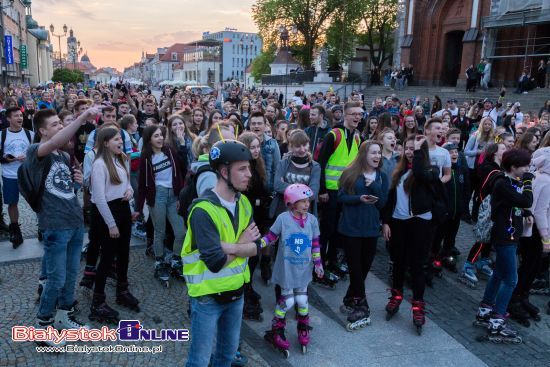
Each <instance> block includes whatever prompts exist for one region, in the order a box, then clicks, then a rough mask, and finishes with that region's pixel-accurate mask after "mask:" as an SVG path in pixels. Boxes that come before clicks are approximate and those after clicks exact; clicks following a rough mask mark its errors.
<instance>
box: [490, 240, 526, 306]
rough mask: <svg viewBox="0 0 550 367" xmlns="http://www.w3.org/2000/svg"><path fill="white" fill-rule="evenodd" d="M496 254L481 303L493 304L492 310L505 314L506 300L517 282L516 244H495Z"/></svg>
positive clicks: (508, 300)
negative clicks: (493, 266) (493, 267)
mask: <svg viewBox="0 0 550 367" xmlns="http://www.w3.org/2000/svg"><path fill="white" fill-rule="evenodd" d="M494 248H495V250H496V254H497V258H496V263H495V269H494V271H493V276H492V277H491V279H489V282H488V283H487V287H486V288H485V294H484V295H483V301H482V302H483V303H485V304H488V305H493V304H494V305H495V306H494V307H493V310H494V311H495V312H496V313H498V314H499V315H505V314H506V309H507V308H508V302H510V298H512V292H514V288H515V287H516V284H517V282H518V269H517V262H516V251H517V245H498V244H497V245H495V246H494Z"/></svg>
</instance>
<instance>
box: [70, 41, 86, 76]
mask: <svg viewBox="0 0 550 367" xmlns="http://www.w3.org/2000/svg"><path fill="white" fill-rule="evenodd" d="M82 52H83V49H82V47H80V41H78V42H76V46H75V45H73V46H72V47H71V58H72V59H73V69H74V70H76V63H77V62H78V59H79V57H80V55H81V54H82Z"/></svg>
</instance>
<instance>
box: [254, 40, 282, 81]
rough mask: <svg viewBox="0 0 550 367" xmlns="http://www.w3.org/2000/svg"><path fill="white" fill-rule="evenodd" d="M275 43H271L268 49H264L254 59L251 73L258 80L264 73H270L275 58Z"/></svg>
mask: <svg viewBox="0 0 550 367" xmlns="http://www.w3.org/2000/svg"><path fill="white" fill-rule="evenodd" d="M275 50H276V47H275V45H273V44H272V45H269V46H268V47H267V49H266V50H264V51H262V53H261V54H259V55H258V56H257V57H256V58H255V59H254V61H252V72H251V73H250V74H251V75H252V77H253V78H254V80H256V81H258V80H261V79H262V75H264V74H270V72H271V68H270V67H269V64H271V63H272V62H273V61H274V60H275Z"/></svg>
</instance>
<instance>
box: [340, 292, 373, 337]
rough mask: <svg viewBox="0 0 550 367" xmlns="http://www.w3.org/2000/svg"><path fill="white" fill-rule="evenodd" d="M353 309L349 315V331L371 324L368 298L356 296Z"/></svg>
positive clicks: (347, 326) (347, 328) (347, 327)
mask: <svg viewBox="0 0 550 367" xmlns="http://www.w3.org/2000/svg"><path fill="white" fill-rule="evenodd" d="M354 303H355V304H354V306H353V311H352V312H351V313H350V314H349V316H348V319H347V320H348V323H347V325H346V330H347V331H354V330H358V329H361V328H364V327H365V326H368V325H370V308H369V304H368V302H367V299H366V298H354Z"/></svg>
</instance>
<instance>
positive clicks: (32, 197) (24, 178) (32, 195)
mask: <svg viewBox="0 0 550 367" xmlns="http://www.w3.org/2000/svg"><path fill="white" fill-rule="evenodd" d="M60 156H61V158H62V159H63V161H64V162H65V164H66V165H67V166H70V163H69V160H68V159H67V156H66V155H65V153H61V154H60ZM45 159H46V162H45V164H44V169H43V171H42V175H41V176H40V182H36V181H35V179H33V174H32V172H33V171H35V170H36V167H33V165H31V163H30V162H29V160H28V159H26V160H24V161H23V164H21V166H20V167H19V169H18V170H17V185H18V186H19V192H20V193H21V195H22V196H23V198H25V200H26V201H27V203H29V206H30V207H31V209H32V210H33V211H34V212H35V213H39V212H40V211H41V210H42V195H44V186H45V185H46V177H47V176H48V173H49V172H50V169H51V167H52V164H53V158H52V156H51V153H50V154H48V156H47V157H46V158H45Z"/></svg>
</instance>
